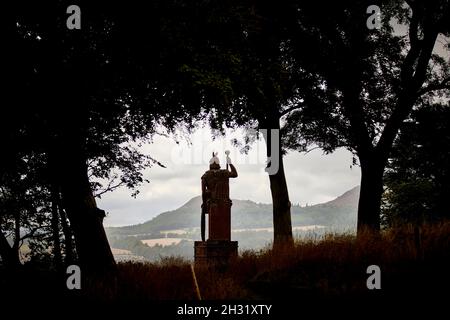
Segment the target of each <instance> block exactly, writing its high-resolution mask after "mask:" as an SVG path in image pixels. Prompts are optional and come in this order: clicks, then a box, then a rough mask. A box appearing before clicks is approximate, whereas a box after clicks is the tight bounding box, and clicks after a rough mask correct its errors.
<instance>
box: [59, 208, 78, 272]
mask: <svg viewBox="0 0 450 320" xmlns="http://www.w3.org/2000/svg"><path fill="white" fill-rule="evenodd" d="M58 212H59V217H60V219H61V226H62V231H63V234H64V246H65V248H64V252H65V254H66V257H65V263H66V265H71V264H73V263H74V262H75V252H74V248H73V235H72V230H70V226H69V224H68V223H67V222H68V221H67V216H66V213H65V212H64V208H63V207H62V205H61V202H60V200H59V202H58Z"/></svg>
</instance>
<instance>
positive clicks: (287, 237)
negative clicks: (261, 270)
mask: <svg viewBox="0 0 450 320" xmlns="http://www.w3.org/2000/svg"><path fill="white" fill-rule="evenodd" d="M270 127H271V129H275V130H279V129H280V125H279V120H278V119H277V121H276V123H272V124H271V126H270ZM263 136H264V139H265V141H266V149H267V157H268V159H270V162H268V164H267V166H268V168H267V169H266V171H268V173H269V181H270V192H271V195H272V205H273V233H274V248H276V247H279V246H285V245H292V244H293V237H292V222H291V202H290V201H289V192H288V188H287V183H286V176H285V173H284V165H283V156H282V153H281V139H280V135H279V131H278V134H276V135H274V136H272V135H271V132H270V130H269V129H268V131H267V132H264V131H263ZM275 144H278V145H277V146H276V145H275ZM272 146H274V147H273V148H272ZM276 161H278V163H276ZM277 167H278V168H277ZM271 173H272V174H271Z"/></svg>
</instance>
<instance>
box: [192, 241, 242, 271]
mask: <svg viewBox="0 0 450 320" xmlns="http://www.w3.org/2000/svg"><path fill="white" fill-rule="evenodd" d="M194 250H195V266H196V267H197V266H208V265H226V264H228V262H229V261H230V260H231V259H233V258H236V257H237V256H238V242H237V241H229V240H207V241H195V243H194Z"/></svg>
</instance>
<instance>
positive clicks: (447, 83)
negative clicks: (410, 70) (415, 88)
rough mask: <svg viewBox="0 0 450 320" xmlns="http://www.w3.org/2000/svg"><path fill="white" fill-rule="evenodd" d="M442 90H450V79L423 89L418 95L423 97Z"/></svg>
mask: <svg viewBox="0 0 450 320" xmlns="http://www.w3.org/2000/svg"><path fill="white" fill-rule="evenodd" d="M442 89H449V90H450V77H447V78H445V79H444V80H442V81H441V82H437V83H432V84H429V85H427V86H425V87H423V88H422V89H421V90H419V92H418V95H419V96H421V95H423V94H425V93H428V92H431V91H435V90H442Z"/></svg>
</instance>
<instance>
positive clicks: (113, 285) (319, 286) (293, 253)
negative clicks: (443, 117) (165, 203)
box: [0, 222, 450, 302]
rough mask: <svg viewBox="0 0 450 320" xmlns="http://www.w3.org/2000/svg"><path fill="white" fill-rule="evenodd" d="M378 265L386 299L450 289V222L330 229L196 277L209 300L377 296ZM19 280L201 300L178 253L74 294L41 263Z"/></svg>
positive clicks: (127, 268) (125, 296) (87, 293)
mask: <svg viewBox="0 0 450 320" xmlns="http://www.w3.org/2000/svg"><path fill="white" fill-rule="evenodd" d="M373 264H374V265H378V266H379V267H380V269H381V286H382V290H379V292H382V294H384V295H385V296H386V297H387V298H386V299H391V300H396V299H398V297H400V296H401V297H418V298H421V297H423V296H433V295H436V296H438V295H439V294H440V293H439V292H441V291H443V290H445V291H447V290H448V288H450V271H449V270H450V222H446V223H441V224H434V225H425V226H423V227H421V228H420V229H418V228H414V227H412V226H406V227H402V228H398V229H393V230H387V231H383V232H382V233H381V234H379V235H373V234H370V233H363V234H360V236H358V238H357V237H355V236H354V235H352V234H327V235H325V236H323V237H322V238H319V239H298V240H296V242H295V244H294V246H292V247H286V248H280V249H279V250H277V251H273V250H272V249H271V248H270V247H267V248H265V249H263V250H261V251H258V252H255V251H246V252H244V253H243V254H241V255H240V256H239V257H238V258H237V259H235V260H234V261H231V262H230V264H229V265H228V266H227V267H226V268H213V267H209V268H196V277H197V280H198V286H199V289H200V293H201V297H202V298H203V299H204V300H237V299H245V300H261V299H262V300H269V299H275V300H277V299H278V300H281V299H303V300H301V301H307V300H321V299H335V298H336V297H338V298H350V299H353V298H354V297H359V298H365V297H369V298H372V297H374V296H376V295H377V294H378V295H380V294H379V292H378V293H377V292H374V291H373V290H368V289H367V287H366V280H367V277H368V274H367V273H366V270H367V267H368V266H369V265H373ZM24 267H26V265H25V266H24ZM24 270H28V269H27V268H25V269H24ZM37 275H38V276H39V277H40V278H39V277H37ZM0 278H1V277H0ZM11 279H12V278H11ZM19 279H21V280H20V281H19V282H16V281H15V280H14V281H9V282H11V283H10V285H11V286H10V287H11V288H13V290H15V289H14V288H17V291H18V295H21V293H22V292H24V289H23V288H25V287H29V290H28V292H29V293H30V294H31V295H32V296H35V297H42V298H44V295H45V293H44V291H43V290H45V289H46V290H47V292H48V293H49V294H51V295H58V296H60V297H67V298H69V299H72V298H74V297H75V298H81V299H82V300H86V299H87V300H90V301H99V300H100V301H106V302H114V301H125V302H126V301H130V302H139V301H149V302H151V301H166V300H183V301H184V300H191V301H195V300H196V299H198V298H197V294H196V290H195V285H194V280H193V277H192V272H191V266H190V262H188V261H185V260H183V259H181V258H176V257H172V258H165V259H163V260H162V261H161V262H159V263H137V262H136V263H132V262H127V263H119V264H118V268H117V273H116V275H115V276H114V277H106V276H105V277H104V279H101V280H99V279H95V280H89V279H88V280H85V281H84V282H83V286H82V290H81V291H80V292H67V290H66V289H65V279H66V275H65V274H62V275H60V276H58V277H55V276H54V275H53V274H52V273H51V272H48V271H45V270H35V269H34V268H33V269H30V270H29V271H23V273H22V275H21V276H20V277H19ZM4 282H5V281H4ZM9 282H8V281H6V282H5V283H3V284H2V286H4V285H6V284H8V283H9ZM5 288H6V287H5ZM375 291H376V290H375ZM5 292H6V291H5ZM447 296H448V295H447ZM299 301H300V300H299Z"/></svg>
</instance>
